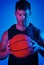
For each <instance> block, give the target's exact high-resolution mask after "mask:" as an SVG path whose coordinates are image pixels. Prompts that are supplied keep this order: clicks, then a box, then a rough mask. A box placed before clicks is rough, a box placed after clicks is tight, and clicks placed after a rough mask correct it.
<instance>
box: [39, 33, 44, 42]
mask: <svg viewBox="0 0 44 65" xmlns="http://www.w3.org/2000/svg"><path fill="white" fill-rule="evenodd" d="M40 37H41V39H42V40H43V41H44V33H43V32H41V33H40Z"/></svg>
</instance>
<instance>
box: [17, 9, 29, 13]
mask: <svg viewBox="0 0 44 65" xmlns="http://www.w3.org/2000/svg"><path fill="white" fill-rule="evenodd" d="M17 12H18V13H29V9H26V10H19V9H17Z"/></svg>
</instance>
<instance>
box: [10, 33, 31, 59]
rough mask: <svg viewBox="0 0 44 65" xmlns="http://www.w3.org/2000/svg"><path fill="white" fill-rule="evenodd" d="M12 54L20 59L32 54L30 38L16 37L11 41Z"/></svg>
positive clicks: (22, 35)
mask: <svg viewBox="0 0 44 65" xmlns="http://www.w3.org/2000/svg"><path fill="white" fill-rule="evenodd" d="M10 49H11V53H12V54H13V55H14V56H16V57H18V58H24V57H27V56H28V55H29V54H30V52H31V47H30V38H29V37H28V36H27V35H25V34H18V35H15V36H14V37H13V38H12V39H11V41H10Z"/></svg>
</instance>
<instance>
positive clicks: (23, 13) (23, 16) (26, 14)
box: [16, 9, 31, 26]
mask: <svg viewBox="0 0 44 65" xmlns="http://www.w3.org/2000/svg"><path fill="white" fill-rule="evenodd" d="M30 14H31V12H30V11H29V9H27V10H19V9H17V11H16V18H17V24H19V25H21V26H24V25H27V24H28V23H29V18H30Z"/></svg>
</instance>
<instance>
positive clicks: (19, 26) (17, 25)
mask: <svg viewBox="0 0 44 65" xmlns="http://www.w3.org/2000/svg"><path fill="white" fill-rule="evenodd" d="M16 29H18V30H21V31H24V30H25V29H26V26H22V25H19V24H16Z"/></svg>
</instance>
